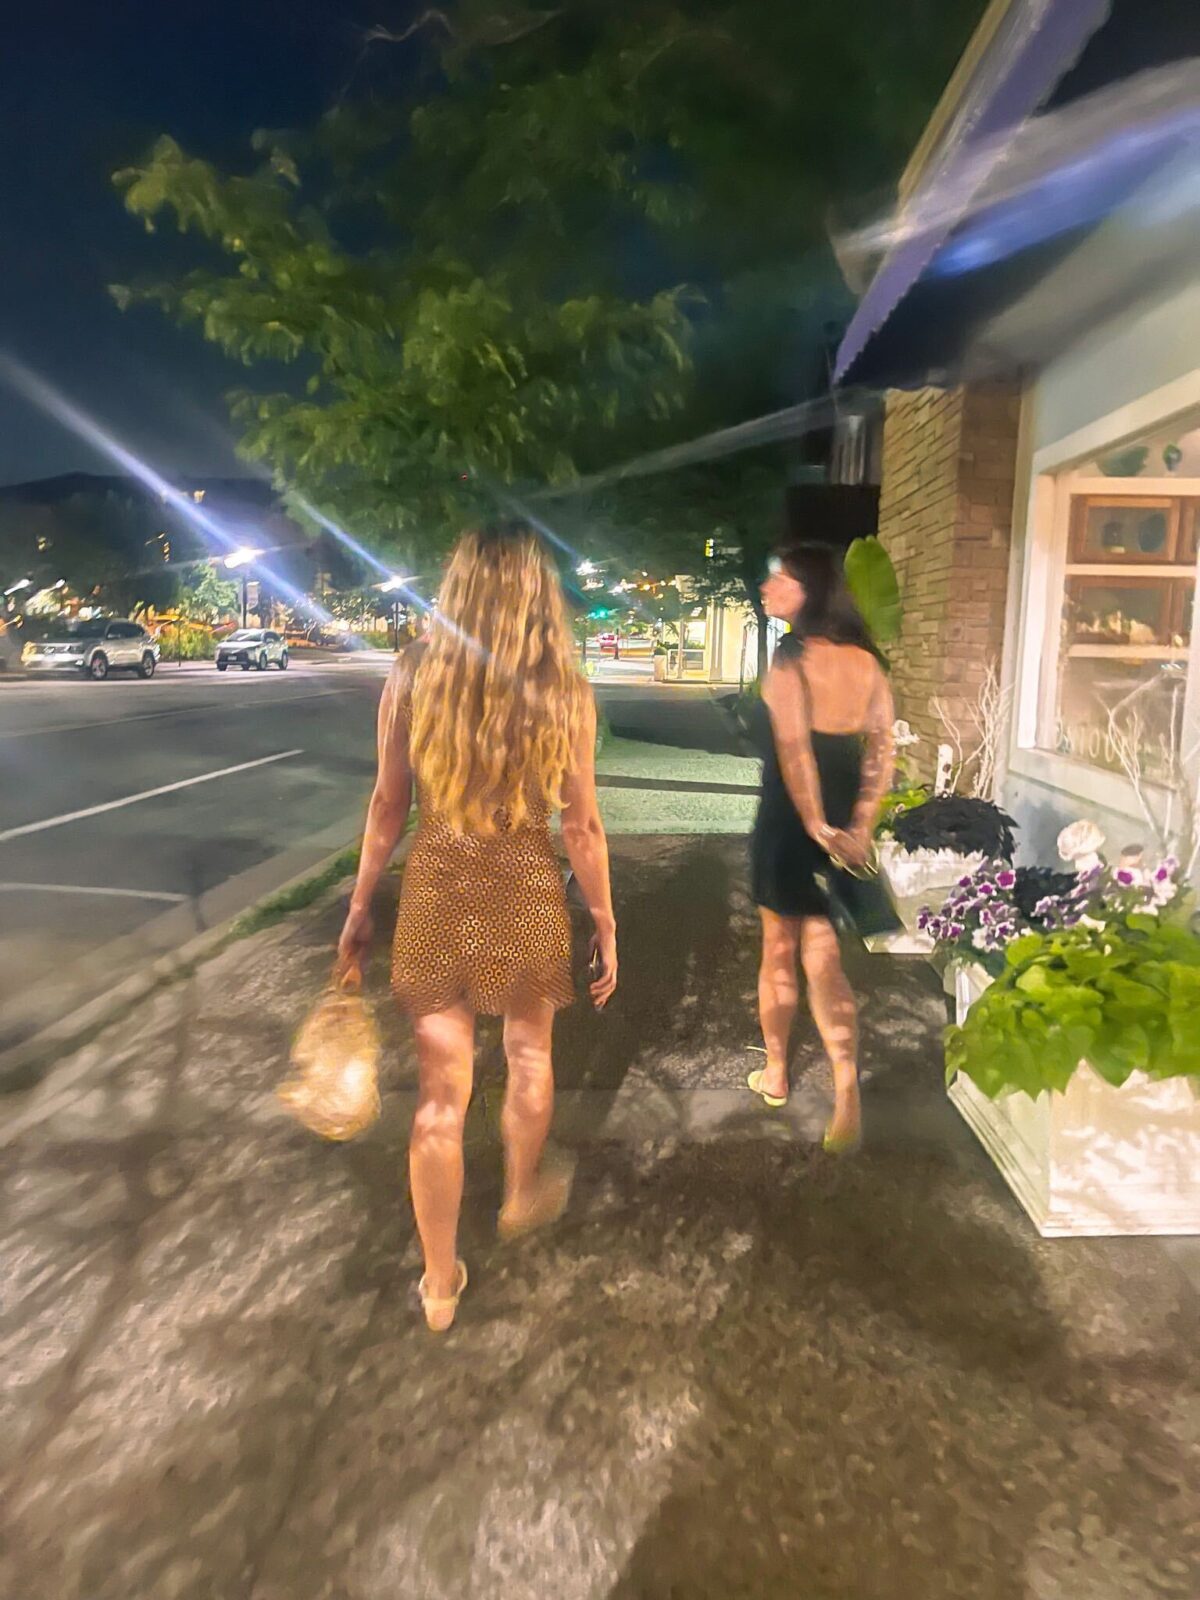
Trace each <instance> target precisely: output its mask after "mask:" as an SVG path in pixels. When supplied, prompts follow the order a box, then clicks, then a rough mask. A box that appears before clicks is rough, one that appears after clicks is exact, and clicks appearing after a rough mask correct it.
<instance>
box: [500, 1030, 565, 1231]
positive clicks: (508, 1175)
mask: <svg viewBox="0 0 1200 1600" xmlns="http://www.w3.org/2000/svg"><path fill="white" fill-rule="evenodd" d="M553 1032H554V1008H553V1006H550V1005H547V1004H546V1002H545V1001H535V1002H532V1003H531V1004H528V1005H525V1006H521V1007H518V1008H517V1009H515V1010H513V1011H510V1012H509V1013H508V1014H507V1015H506V1016H505V1018H504V1053H505V1056H506V1057H507V1058H508V1087H507V1088H506V1090H505V1094H504V1110H503V1113H502V1114H501V1118H500V1133H501V1137H502V1138H503V1140H504V1203H503V1205H502V1206H501V1208H500V1231H501V1232H502V1233H509V1234H515V1233H521V1232H524V1231H526V1230H527V1229H529V1228H535V1227H538V1226H539V1225H540V1224H541V1223H543V1222H552V1221H553V1220H554V1219H555V1218H556V1217H558V1216H560V1215H561V1213H562V1210H563V1207H564V1206H565V1205H566V1200H567V1194H568V1191H569V1188H570V1175H569V1172H567V1171H565V1170H564V1171H561V1172H553V1173H547V1172H544V1171H543V1170H542V1152H543V1150H544V1149H545V1146H546V1136H547V1134H548V1133H549V1132H550V1121H551V1118H552V1117H553V1115H554V1066H553V1061H552V1058H551V1041H552V1037H553Z"/></svg>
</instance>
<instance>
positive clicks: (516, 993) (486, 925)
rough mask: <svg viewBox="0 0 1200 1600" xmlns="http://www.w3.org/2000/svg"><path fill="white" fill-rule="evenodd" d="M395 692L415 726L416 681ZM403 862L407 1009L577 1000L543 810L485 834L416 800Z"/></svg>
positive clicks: (562, 894)
mask: <svg viewBox="0 0 1200 1600" xmlns="http://www.w3.org/2000/svg"><path fill="white" fill-rule="evenodd" d="M411 654H412V655H413V657H415V661H414V671H410V672H409V673H408V674H407V680H408V681H407V686H406V688H405V689H404V690H403V691H402V693H401V697H400V705H399V713H400V716H401V717H402V718H403V719H404V722H405V724H406V725H411V718H412V685H413V677H414V673H415V664H416V663H417V662H419V660H420V657H419V655H417V653H416V651H413V652H411ZM414 776H415V779H416V789H417V804H418V812H419V815H418V824H417V833H416V838H415V839H414V840H413V844H412V849H411V850H410V851H409V855H408V860H407V862H406V863H405V867H404V879H403V884H402V888H401V892H400V910H399V914H398V916H397V919H396V938H395V943H394V945H393V948H392V992H393V993H394V994H395V996H396V999H397V1000H398V1001H399V1003H400V1004H401V1005H402V1006H403V1007H404V1009H405V1010H406V1011H408V1012H409V1013H410V1015H413V1016H427V1015H428V1014H429V1013H430V1012H432V1011H445V1010H446V1009H447V1008H448V1007H450V1006H453V1005H460V1004H464V1005H467V1006H469V1007H470V1008H471V1009H472V1010H473V1011H475V1012H478V1013H481V1014H483V1015H486V1016H503V1015H504V1014H505V1012H507V1011H510V1010H512V1009H513V1007H514V1006H520V1005H524V1004H528V1003H529V1002H531V1001H537V1000H543V1001H546V1002H547V1003H548V1004H550V1005H551V1006H553V1007H555V1009H559V1008H561V1007H563V1006H568V1005H570V1004H571V1002H572V1001H573V1000H574V998H575V989H574V984H573V982H572V978H571V922H570V915H569V913H568V911H567V897H566V889H565V887H564V884H563V874H562V868H561V866H560V865H559V860H558V856H557V853H556V851H555V848H554V842H553V840H552V838H551V835H550V817H549V813H548V812H547V811H546V810H545V809H544V808H543V809H542V812H541V814H540V815H535V816H534V817H533V818H531V819H530V820H529V821H528V822H526V823H524V824H522V826H521V827H519V828H507V827H504V826H502V827H501V829H500V831H499V832H498V833H496V834H493V835H491V836H489V837H486V838H485V837H481V836H479V835H477V834H462V833H455V832H454V830H453V829H452V828H451V827H450V826H449V825H448V824H447V823H446V822H445V821H443V820H442V819H441V818H439V817H438V816H437V815H436V814H435V813H434V814H431V813H429V812H427V811H426V810H425V808H424V807H423V806H421V804H420V789H421V782H420V773H416V774H415V775H414Z"/></svg>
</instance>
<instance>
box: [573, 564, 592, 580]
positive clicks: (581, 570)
mask: <svg viewBox="0 0 1200 1600" xmlns="http://www.w3.org/2000/svg"><path fill="white" fill-rule="evenodd" d="M595 570H596V563H595V562H594V561H581V562H580V563H579V565H578V566H577V567H576V568H575V571H576V573H577V574H578V575H579V577H581V578H590V577H591V576H592V574H593V573H594V572H595Z"/></svg>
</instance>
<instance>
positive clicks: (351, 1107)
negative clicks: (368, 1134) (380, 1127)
mask: <svg viewBox="0 0 1200 1600" xmlns="http://www.w3.org/2000/svg"><path fill="white" fill-rule="evenodd" d="M291 1064H292V1067H293V1068H294V1069H295V1070H294V1075H293V1076H292V1077H290V1078H288V1079H287V1081H286V1082H284V1083H282V1084H280V1086H279V1091H278V1094H279V1099H280V1101H281V1103H282V1104H283V1105H284V1107H285V1108H286V1109H287V1110H288V1111H289V1112H290V1113H291V1115H292V1116H294V1117H295V1118H296V1120H297V1121H298V1122H301V1123H303V1125H304V1126H305V1127H306V1128H308V1129H309V1130H310V1132H312V1133H315V1134H318V1135H319V1136H320V1137H321V1138H322V1139H336V1140H345V1139H353V1138H355V1137H356V1136H357V1135H358V1134H360V1133H363V1132H365V1131H366V1129H367V1128H369V1127H370V1126H371V1124H372V1123H373V1122H374V1121H375V1120H376V1118H377V1117H378V1116H379V1112H380V1104H379V1030H378V1028H377V1027H376V1026H375V1019H374V1017H373V1016H372V1015H371V1010H370V1007H369V1006H368V1005H367V1003H366V1001H365V1000H364V999H363V997H362V972H361V970H360V969H359V968H357V967H355V968H351V969H350V971H349V972H347V973H346V974H345V975H344V976H343V977H342V979H341V981H340V982H338V983H336V984H335V985H333V986H332V987H331V988H329V989H327V990H326V992H325V993H324V994H323V995H322V996H321V998H320V999H319V1000H318V1001H317V1003H316V1005H315V1006H314V1007H313V1009H312V1010H311V1011H310V1012H309V1014H308V1016H307V1017H306V1018H305V1019H304V1022H303V1023H302V1024H301V1027H300V1031H299V1032H298V1033H297V1035H296V1038H295V1042H294V1043H293V1045H292V1051H291Z"/></svg>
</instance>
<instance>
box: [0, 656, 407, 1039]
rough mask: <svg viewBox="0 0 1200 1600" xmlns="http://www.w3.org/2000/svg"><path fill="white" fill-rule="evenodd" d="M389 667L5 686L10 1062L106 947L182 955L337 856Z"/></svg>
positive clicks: (1, 826)
mask: <svg viewBox="0 0 1200 1600" xmlns="http://www.w3.org/2000/svg"><path fill="white" fill-rule="evenodd" d="M386 664H387V663H386V660H380V661H375V660H369V661H365V662H363V663H359V662H348V663H345V664H337V663H321V664H304V663H296V664H294V665H293V666H292V668H291V669H290V670H289V671H288V672H287V673H286V674H283V673H278V672H274V673H267V674H264V675H260V674H258V673H249V674H245V675H243V674H241V673H238V674H235V675H233V676H231V677H219V676H218V675H217V673H216V672H215V670H212V669H200V670H195V669H190V670H189V669H187V668H183V669H172V668H169V667H168V668H163V669H162V670H161V672H160V674H159V676H158V677H156V678H155V679H154V680H153V681H152V682H150V683H142V682H140V681H138V680H136V679H133V680H128V679H121V680H118V679H112V680H110V681H109V682H107V683H104V684H91V683H86V684H84V683H71V682H67V683H61V682H58V681H51V682H32V683H31V682H21V683H16V684H10V685H5V686H4V687H3V688H0V770H2V771H3V774H4V781H3V784H2V785H0V975H2V976H0V1048H3V1047H5V1046H7V1045H11V1044H13V1043H15V1042H17V1041H18V1040H19V1039H20V1038H21V1037H23V1036H24V1035H25V1034H27V1033H28V1032H30V1031H31V1030H32V1028H33V1027H35V1026H37V1025H39V1024H41V1023H42V1022H44V1021H45V1020H46V1014H47V1007H49V1009H50V1011H51V1013H53V1011H54V1008H55V1005H56V1002H57V1003H58V1005H59V1008H60V1009H61V1005H63V1004H65V1003H66V1002H67V998H68V990H70V998H71V999H78V998H79V997H80V995H79V993H78V992H77V987H76V986H75V985H74V984H68V982H67V975H68V973H71V972H74V971H76V969H77V967H78V963H79V962H80V961H81V959H82V958H85V957H91V958H94V957H95V954H96V952H97V950H98V948H99V947H100V946H102V945H106V944H110V943H111V941H116V940H124V939H129V938H131V937H133V938H134V944H133V950H132V953H131V954H130V959H131V960H133V961H136V960H137V959H138V955H139V954H142V955H143V958H144V956H145V955H152V954H156V953H160V952H161V951H162V950H164V949H169V948H172V947H173V946H175V945H177V944H178V943H180V942H181V941H182V940H183V939H185V938H186V937H188V936H189V934H190V933H192V932H194V931H196V929H197V926H198V925H203V924H207V923H211V921H212V920H214V918H215V917H216V916H218V915H220V914H228V913H229V912H232V911H235V910H237V909H239V904H238V901H239V899H241V902H242V903H245V900H246V899H249V898H253V897H254V896H255V895H257V894H262V893H265V892H268V891H269V890H270V889H271V888H273V887H276V886H277V885H278V884H279V883H281V882H283V881H284V880H285V879H286V878H287V877H289V876H292V875H293V874H294V873H295V872H296V871H300V870H303V868H304V867H305V866H306V865H307V864H308V863H309V862H310V861H313V860H316V859H319V857H320V856H321V855H322V854H323V853H327V852H328V851H329V850H330V849H332V848H336V846H337V845H338V844H340V843H342V842H344V841H345V839H346V838H347V837H348V836H349V834H351V833H352V832H353V829H354V827H355V825H356V823H357V820H358V818H359V817H360V816H361V814H362V809H363V806H364V804H365V800H366V796H367V793H368V791H369V788H370V783H371V778H372V772H373V724H374V714H375V704H376V700H377V698H378V694H379V687H380V682H381V677H382V672H383V670H384V669H385V668H386ZM239 885H240V886H242V889H239V887H238V886H239ZM223 886H225V887H226V890H227V892H226V894H225V896H224V898H223V899H222V887H223ZM134 936H136V937H134ZM123 948H124V947H123ZM108 976H109V975H108V974H107V973H106V972H102V970H101V968H100V967H99V966H97V967H95V968H94V970H93V971H92V972H91V974H90V978H88V980H87V981H85V982H84V983H83V987H84V988H88V987H91V988H93V989H94V988H95V984H96V982H98V981H100V979H101V977H104V978H105V980H107V977H108Z"/></svg>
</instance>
